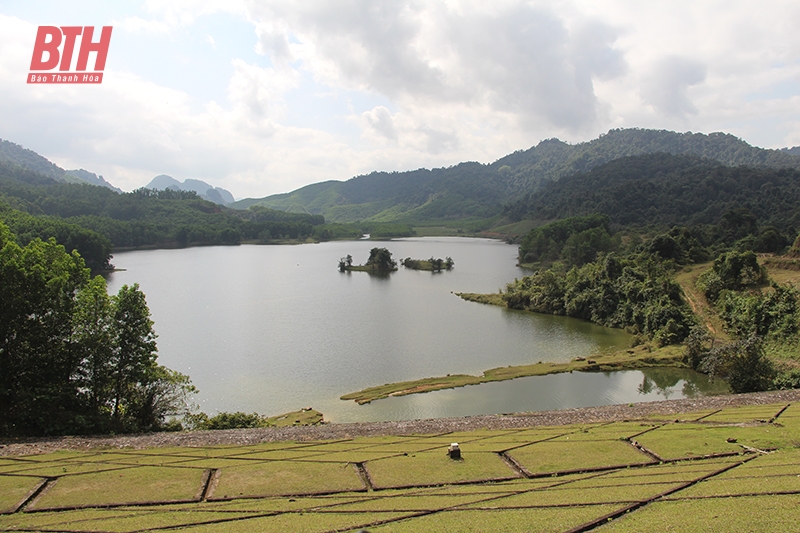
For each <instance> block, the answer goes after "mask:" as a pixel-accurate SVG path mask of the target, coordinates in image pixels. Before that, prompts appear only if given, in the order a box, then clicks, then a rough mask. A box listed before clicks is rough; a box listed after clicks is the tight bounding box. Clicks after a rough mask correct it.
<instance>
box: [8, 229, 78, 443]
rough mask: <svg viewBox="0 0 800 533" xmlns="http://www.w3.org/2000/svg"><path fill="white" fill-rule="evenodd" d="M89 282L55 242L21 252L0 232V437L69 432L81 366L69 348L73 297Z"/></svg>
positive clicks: (10, 237) (72, 257) (75, 257)
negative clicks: (77, 378)
mask: <svg viewBox="0 0 800 533" xmlns="http://www.w3.org/2000/svg"><path fill="white" fill-rule="evenodd" d="M88 280H89V270H88V269H87V268H86V267H85V265H84V262H83V260H82V259H81V257H80V256H79V255H78V254H77V253H76V252H73V253H72V254H68V253H66V251H65V250H64V247H63V246H60V245H58V244H56V242H55V239H50V240H49V241H42V240H40V239H34V240H33V241H31V242H30V243H29V244H28V245H27V246H25V247H24V248H22V247H20V246H19V245H18V244H17V243H16V242H15V240H14V237H13V235H12V234H11V232H10V231H9V230H8V227H6V226H5V225H3V224H0V300H1V301H2V302H3V303H2V305H0V431H2V432H3V433H6V434H15V433H22V434H27V433H31V432H35V433H43V434H48V433H60V432H64V431H68V430H69V428H70V427H71V426H72V424H73V421H72V418H73V413H74V411H75V409H76V407H77V406H76V405H75V404H76V399H77V386H78V384H77V382H76V381H75V376H76V375H77V367H78V364H79V361H78V358H77V357H76V355H75V353H74V351H73V350H72V346H71V344H70V338H71V331H72V318H71V316H72V312H73V310H74V308H75V297H76V295H77V293H78V291H79V290H80V288H81V287H82V286H83V285H85V284H86V283H87V282H88Z"/></svg>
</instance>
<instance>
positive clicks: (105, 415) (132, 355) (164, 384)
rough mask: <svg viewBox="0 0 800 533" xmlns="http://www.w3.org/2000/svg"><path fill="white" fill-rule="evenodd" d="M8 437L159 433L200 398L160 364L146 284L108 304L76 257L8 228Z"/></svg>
mask: <svg viewBox="0 0 800 533" xmlns="http://www.w3.org/2000/svg"><path fill="white" fill-rule="evenodd" d="M0 299H1V301H2V303H3V304H2V305H1V306H0V434H2V435H54V434H65V433H66V434H70V433H81V432H87V431H91V432H98V431H100V432H104V431H109V430H114V431H141V430H149V429H157V428H159V427H161V426H162V424H163V423H164V421H165V419H166V417H167V416H170V415H171V414H179V413H180V412H181V411H182V410H185V408H186V403H187V398H188V395H189V394H191V393H193V392H196V390H195V389H194V387H192V385H191V382H190V381H189V378H188V377H187V376H184V375H182V374H179V373H177V372H174V371H171V370H169V369H167V368H164V367H162V366H159V365H158V364H156V343H155V333H154V331H153V322H152V321H151V320H150V311H149V309H148V308H147V303H146V301H145V297H144V294H143V293H142V292H141V291H140V290H139V287H138V285H133V286H132V287H128V286H124V287H122V288H121V289H120V291H119V293H118V294H117V295H116V296H113V297H109V296H108V294H107V292H106V284H105V280H104V279H103V278H101V277H99V276H97V277H95V278H94V279H90V278H89V270H88V269H87V268H86V267H85V264H84V262H83V260H82V259H81V257H80V256H79V255H78V254H77V252H72V253H67V252H66V250H65V249H64V247H63V246H61V245H58V244H56V242H55V240H54V239H50V240H49V241H42V240H41V239H34V240H32V241H31V242H30V243H28V244H27V245H26V246H25V247H21V246H19V245H18V244H17V243H16V242H15V239H14V236H13V234H12V233H11V232H10V231H9V229H8V228H7V227H6V226H5V225H3V224H2V223H0Z"/></svg>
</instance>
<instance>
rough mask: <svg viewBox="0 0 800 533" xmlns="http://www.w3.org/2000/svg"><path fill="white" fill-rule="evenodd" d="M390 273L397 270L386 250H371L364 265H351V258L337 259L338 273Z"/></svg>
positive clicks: (390, 254)
mask: <svg viewBox="0 0 800 533" xmlns="http://www.w3.org/2000/svg"><path fill="white" fill-rule="evenodd" d="M353 270H356V271H358V272H392V271H394V270H397V261H395V260H394V259H392V252H390V251H389V250H387V249H386V248H373V249H372V250H370V251H369V259H367V262H366V264H363V265H353V256H351V255H348V256H347V257H342V258H341V259H339V272H351V271H353Z"/></svg>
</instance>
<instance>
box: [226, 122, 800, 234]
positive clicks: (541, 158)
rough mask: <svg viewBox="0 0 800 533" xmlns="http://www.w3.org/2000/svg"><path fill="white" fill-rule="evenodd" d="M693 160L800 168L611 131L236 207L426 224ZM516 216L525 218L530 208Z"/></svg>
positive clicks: (793, 161)
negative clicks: (624, 168) (660, 159)
mask: <svg viewBox="0 0 800 533" xmlns="http://www.w3.org/2000/svg"><path fill="white" fill-rule="evenodd" d="M659 152H663V153H669V154H690V155H695V156H698V157H703V158H707V159H711V160H714V161H717V162H719V163H720V164H722V165H726V166H738V165H749V166H756V167H769V168H782V167H790V168H800V157H797V156H796V155H793V153H792V152H791V151H788V150H766V149H762V148H756V147H753V146H751V145H749V144H747V143H746V142H744V141H742V140H741V139H738V138H736V137H734V136H733V135H729V134H725V133H712V134H709V135H705V134H701V133H675V132H671V131H663V130H646V129H624V130H622V129H620V130H611V131H609V132H608V133H607V134H605V135H601V136H600V137H599V138H597V139H595V140H592V141H589V142H585V143H579V144H575V145H570V144H567V143H564V142H562V141H559V140H558V139H549V140H545V141H542V142H540V143H539V144H538V145H537V146H534V147H533V148H530V149H528V150H524V151H518V152H514V153H513V154H510V155H508V156H505V157H503V158H501V159H499V160H497V161H495V162H494V163H491V164H488V165H483V164H480V163H462V164H460V165H456V166H453V167H448V168H439V169H433V170H426V169H420V170H414V171H410V172H392V173H387V172H373V173H371V174H368V175H363V176H357V177H355V178H352V179H350V180H348V181H345V182H341V181H327V182H322V183H315V184H312V185H308V186H306V187H303V188H301V189H298V190H296V191H293V192H290V193H285V194H278V195H273V196H268V197H266V198H262V199H247V200H242V201H239V202H237V203H235V204H234V205H233V207H237V208H247V207H249V206H251V205H264V206H267V207H271V208H274V209H282V210H286V211H293V212H303V213H314V214H322V215H324V216H325V218H326V219H327V220H333V221H354V220H365V219H369V220H380V221H402V222H411V223H414V222H420V221H431V220H441V219H448V218H449V219H457V218H473V217H477V218H480V217H491V216H493V215H496V214H499V213H500V212H501V209H500V206H501V205H503V204H507V203H509V202H513V201H516V200H518V199H519V197H520V196H523V195H529V194H530V193H533V192H535V191H537V190H538V189H539V188H540V187H541V186H542V185H544V184H547V183H549V182H551V181H557V180H559V179H560V178H562V177H564V176H568V175H572V174H575V173H577V172H587V171H589V170H591V169H593V168H595V167H597V166H600V165H603V164H605V163H608V162H610V161H613V160H615V159H619V158H620V157H627V156H633V155H642V154H650V153H659ZM510 212H512V213H515V214H517V215H519V216H522V215H524V208H523V209H520V208H516V209H512V210H511V211H510Z"/></svg>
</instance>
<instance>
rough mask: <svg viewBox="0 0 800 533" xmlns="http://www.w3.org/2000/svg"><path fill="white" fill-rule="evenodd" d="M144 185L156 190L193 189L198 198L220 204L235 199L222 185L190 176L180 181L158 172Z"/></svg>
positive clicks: (231, 201)
mask: <svg viewBox="0 0 800 533" xmlns="http://www.w3.org/2000/svg"><path fill="white" fill-rule="evenodd" d="M145 187H146V188H148V189H158V190H164V189H173V190H178V191H194V192H196V193H197V195H198V196H199V197H200V198H203V199H204V200H208V201H209V202H214V203H215V204H220V205H228V204H232V203H233V202H235V201H236V200H235V199H234V197H233V195H232V194H231V193H230V191H228V190H226V189H223V188H222V187H214V186H213V185H209V184H208V183H206V182H205V181H203V180H198V179H192V178H189V179H185V180H183V181H182V182H181V181H178V180H176V179H175V178H173V177H172V176H168V175H166V174H159V175H158V176H156V177H155V178H153V179H152V180H150V183H148V184H147V185H146V186H145Z"/></svg>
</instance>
